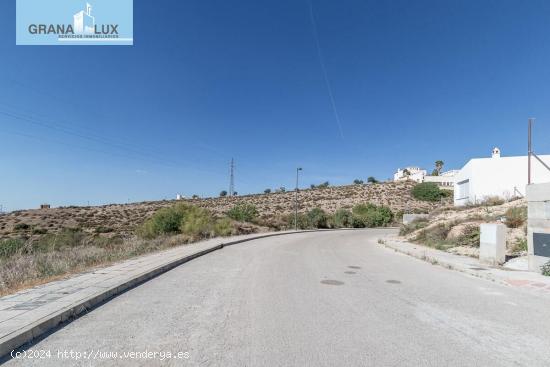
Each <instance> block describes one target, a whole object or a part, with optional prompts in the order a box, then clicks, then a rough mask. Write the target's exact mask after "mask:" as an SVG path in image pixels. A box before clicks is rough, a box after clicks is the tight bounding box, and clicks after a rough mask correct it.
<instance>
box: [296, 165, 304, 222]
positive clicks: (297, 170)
mask: <svg viewBox="0 0 550 367" xmlns="http://www.w3.org/2000/svg"><path fill="white" fill-rule="evenodd" d="M301 170H302V168H301V167H298V168H296V190H295V192H294V230H295V231H297V230H298V173H299V172H300V171H301Z"/></svg>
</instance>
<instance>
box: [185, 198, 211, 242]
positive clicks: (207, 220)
mask: <svg viewBox="0 0 550 367" xmlns="http://www.w3.org/2000/svg"><path fill="white" fill-rule="evenodd" d="M213 225H214V219H213V218H212V216H211V215H210V213H209V212H208V211H206V210H205V209H201V208H198V207H196V206H191V207H189V208H188V210H187V212H186V213H185V215H184V216H183V219H182V221H181V223H180V227H179V229H180V232H181V233H183V234H186V235H189V236H193V237H210V236H212V235H213V234H214V228H213Z"/></svg>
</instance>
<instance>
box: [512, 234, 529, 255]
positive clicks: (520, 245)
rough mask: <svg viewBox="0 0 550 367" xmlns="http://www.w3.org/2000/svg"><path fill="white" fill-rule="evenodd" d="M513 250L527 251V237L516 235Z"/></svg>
mask: <svg viewBox="0 0 550 367" xmlns="http://www.w3.org/2000/svg"><path fill="white" fill-rule="evenodd" d="M512 251H513V252H526V251H527V238H526V237H516V241H515V242H514V247H513V250H512Z"/></svg>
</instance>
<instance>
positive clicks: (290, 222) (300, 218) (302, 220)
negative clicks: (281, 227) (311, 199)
mask: <svg viewBox="0 0 550 367" xmlns="http://www.w3.org/2000/svg"><path fill="white" fill-rule="evenodd" d="M294 218H295V217H294V214H289V215H287V216H286V220H285V222H286V227H287V228H291V229H294ZM296 224H297V227H298V229H310V228H311V225H310V223H309V219H308V217H307V215H306V214H303V213H298V215H297V217H296Z"/></svg>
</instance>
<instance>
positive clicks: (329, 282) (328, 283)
mask: <svg viewBox="0 0 550 367" xmlns="http://www.w3.org/2000/svg"><path fill="white" fill-rule="evenodd" d="M321 284H326V285H343V284H344V282H341V281H339V280H332V279H326V280H321Z"/></svg>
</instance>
